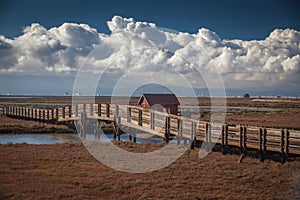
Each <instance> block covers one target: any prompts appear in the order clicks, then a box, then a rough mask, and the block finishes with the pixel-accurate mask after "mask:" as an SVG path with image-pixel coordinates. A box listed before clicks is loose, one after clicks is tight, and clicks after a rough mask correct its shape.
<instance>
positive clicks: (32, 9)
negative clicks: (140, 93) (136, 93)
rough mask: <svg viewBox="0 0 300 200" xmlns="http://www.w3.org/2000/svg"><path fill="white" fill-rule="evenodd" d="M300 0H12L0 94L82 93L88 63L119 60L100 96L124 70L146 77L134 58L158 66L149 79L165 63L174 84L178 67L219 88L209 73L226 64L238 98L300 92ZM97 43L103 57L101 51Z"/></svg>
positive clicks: (5, 15) (95, 66)
mask: <svg viewBox="0 0 300 200" xmlns="http://www.w3.org/2000/svg"><path fill="white" fill-rule="evenodd" d="M299 5H300V3H299V1H292V0H279V1H276V0H275V1H274V0H273V1H270V0H265V1H257V0H253V1H237V0H227V1H226V0H211V1H201V0H185V1H184V0H172V1H167V0H166V1H161V0H160V1H158V0H151V1H148V0H146V1H130V0H129V1H121V0H120V1H117V0H115V1H113V0H112V1H92V0H86V1H62V0H60V1H56V0H52V1H37V0H26V1H25V0H24V1H21V0H18V1H17V0H10V1H6V0H2V1H1V2H0V56H1V57H0V93H2V94H5V93H10V94H21V93H22V94H23V93H30V94H48V93H49V94H63V93H65V92H68V93H72V86H73V84H74V77H75V76H76V74H78V72H79V71H80V67H81V66H82V63H84V64H85V66H86V67H85V69H84V70H85V71H89V72H91V73H92V74H95V73H96V72H98V73H99V71H101V70H102V72H103V67H104V66H107V65H108V63H110V69H109V70H104V72H105V73H104V74H105V76H104V77H106V78H103V80H106V81H105V83H101V84H100V91H101V92H100V93H102V91H107V90H110V89H108V88H109V87H110V85H118V84H119V85H120V83H122V81H124V80H125V79H124V77H127V79H126V80H127V82H126V83H125V82H124V84H127V85H128V84H129V85H130V84H133V85H134V87H137V83H138V84H143V82H142V81H139V80H137V79H138V78H137V77H138V75H141V74H138V73H137V71H139V70H136V68H132V66H133V65H135V66H138V67H139V69H140V70H141V69H142V70H141V71H142V72H143V73H144V72H149V74H151V73H153V74H152V76H150V77H148V78H149V79H151V78H153V76H156V75H155V74H154V73H155V72H161V71H160V70H162V69H158V68H157V67H158V66H159V65H160V66H162V65H165V66H167V68H166V69H165V68H164V73H166V71H167V76H168V78H169V79H170V80H168V81H166V80H165V77H163V78H162V79H163V80H164V81H165V84H169V87H174V88H173V89H174V90H176V88H180V87H182V86H181V85H180V84H178V82H176V81H174V80H176V79H178V78H177V77H176V76H175V75H174V74H176V73H177V74H180V76H181V77H183V78H182V80H183V81H186V80H188V81H187V83H186V84H185V85H190V87H193V88H203V87H213V88H214V87H218V85H216V83H209V80H210V79H211V78H207V77H203V76H204V75H203V74H205V72H207V71H218V73H220V74H221V76H222V79H223V80H222V81H224V87H225V89H226V90H227V91H231V93H232V94H233V92H232V91H233V90H234V89H235V90H236V91H238V92H235V93H234V95H235V94H238V93H242V92H244V91H251V92H252V93H253V94H256V95H261V94H266V95H291V96H299V95H300V91H299V80H298V79H299V78H298V77H299V72H300V66H299V65H300V45H299V41H300V36H299V35H300V33H299V31H300V23H299V22H300V14H299V12H298V11H299V10H300V9H299V8H300V6H299ZM161 28H166V29H165V30H162V29H161ZM144 29H145V30H144ZM167 29H171V30H172V31H171V30H167ZM143 32H144V33H143ZM171 32H172V33H171ZM128 41H131V42H130V43H129V42H128ZM97 46H100V47H97ZM96 47H97V48H96ZM146 48H150V50H149V51H147V55H146V54H145V49H146ZM95 49H97V51H96V52H98V54H100V55H97V56H95V55H94V56H93V55H92V56H91V55H90V53H91V52H95V51H93V50H95ZM136 49H143V51H136ZM163 50H164V51H163ZM204 50H205V52H204ZM128 52H130V53H128ZM124 54H125V55H126V56H127V57H126V58H120V56H122V55H124ZM129 58H130V59H129ZM182 58H184V59H182ZM183 60H185V61H183ZM194 69H198V73H195V70H194ZM126 70H127V71H130V70H134V71H135V73H137V74H134V73H129V74H128V72H127V74H126ZM155 70H156V71H155ZM196 71H197V70H196ZM150 72H151V73H150ZM140 73H141V72H140ZM160 74H162V73H160ZM199 74H200V75H199ZM201 75H202V76H201ZM210 75H211V74H210ZM91 76H93V75H91ZM207 76H208V75H207ZM128 77H129V78H130V77H131V78H132V80H135V82H134V81H133V83H130V81H128V79H129V78H128ZM89 78H90V77H89ZM212 79H213V80H215V78H212ZM103 80H102V82H103ZM159 80H160V79H159ZM159 80H158V79H154V80H152V81H154V82H159ZM118 81H119V83H118ZM100 82H101V81H100ZM166 82H167V83H166ZM216 82H217V81H216ZM37 83H38V84H37ZM55 83H59V85H58V86H54V85H55ZM144 84H145V83H144ZM161 84H164V83H161ZM97 87H99V85H98V86H97ZM132 87H133V86H132ZM135 89H136V88H135ZM176 91H177V90H176ZM178 91H179V93H181V94H183V93H184V92H183V91H184V89H182V90H181V92H180V89H179V90H178ZM108 93H110V92H108ZM206 94H207V93H205V95H206ZM241 95H242V94H241Z"/></svg>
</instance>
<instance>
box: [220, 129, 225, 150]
mask: <svg viewBox="0 0 300 200" xmlns="http://www.w3.org/2000/svg"><path fill="white" fill-rule="evenodd" d="M221 141H222V144H221V147H222V154H223V155H224V154H225V125H222V130H221Z"/></svg>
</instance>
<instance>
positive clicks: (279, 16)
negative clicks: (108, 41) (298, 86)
mask: <svg viewBox="0 0 300 200" xmlns="http://www.w3.org/2000/svg"><path fill="white" fill-rule="evenodd" d="M299 5H300V3H299V1H297V0H251V1H244V0H209V1H202V0H171V1H170V0H109V1H107V0H106V1H101V0H85V1H78V0H74V1H63V0H51V1H47V0H44V1H40V0H2V1H1V3H0V27H1V28H0V34H2V35H5V36H6V37H9V38H11V37H14V36H18V35H20V34H21V31H22V27H24V26H26V25H30V24H31V23H33V22H38V23H40V24H42V25H44V26H45V27H47V28H50V27H53V26H59V25H61V24H62V23H64V22H76V23H87V24H89V25H90V26H92V27H95V28H97V30H98V31H99V32H105V33H108V32H109V31H108V28H107V25H106V21H108V20H110V19H111V18H112V17H113V16H114V15H121V16H123V17H134V18H135V19H136V20H139V21H147V22H154V23H156V24H157V25H158V26H160V27H165V28H170V29H174V30H177V31H187V32H190V33H195V32H197V31H198V29H199V28H201V27H205V28H208V29H210V30H212V31H215V32H216V33H218V35H219V36H220V37H221V38H223V39H244V40H250V39H263V38H265V37H266V36H267V35H268V34H269V33H270V32H271V31H272V30H274V29H275V28H293V29H297V30H300V23H299V22H300V12H299V10H300V6H299Z"/></svg>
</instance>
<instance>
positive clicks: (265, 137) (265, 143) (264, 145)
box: [262, 128, 267, 159]
mask: <svg viewBox="0 0 300 200" xmlns="http://www.w3.org/2000/svg"><path fill="white" fill-rule="evenodd" d="M262 148H263V156H264V159H265V157H266V151H267V129H266V128H264V129H263V147H262Z"/></svg>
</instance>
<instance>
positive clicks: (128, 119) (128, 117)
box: [126, 107, 131, 123]
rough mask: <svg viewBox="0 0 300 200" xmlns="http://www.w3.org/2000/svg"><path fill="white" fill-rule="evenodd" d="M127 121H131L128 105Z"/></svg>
mask: <svg viewBox="0 0 300 200" xmlns="http://www.w3.org/2000/svg"><path fill="white" fill-rule="evenodd" d="M126 118H127V122H128V123H131V108H130V107H127V116H126Z"/></svg>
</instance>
